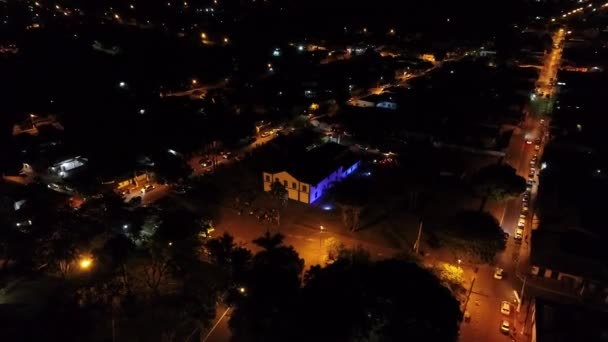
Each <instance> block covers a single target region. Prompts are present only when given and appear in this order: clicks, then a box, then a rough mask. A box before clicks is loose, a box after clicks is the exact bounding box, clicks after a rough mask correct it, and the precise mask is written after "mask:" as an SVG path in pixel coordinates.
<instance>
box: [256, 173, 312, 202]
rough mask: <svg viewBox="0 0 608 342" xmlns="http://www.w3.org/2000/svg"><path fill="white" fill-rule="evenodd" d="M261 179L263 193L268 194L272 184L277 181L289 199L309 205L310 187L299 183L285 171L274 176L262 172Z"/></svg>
mask: <svg viewBox="0 0 608 342" xmlns="http://www.w3.org/2000/svg"><path fill="white" fill-rule="evenodd" d="M263 178H264V179H263V180H264V191H266V192H269V191H270V189H271V188H272V183H273V182H274V181H278V182H279V183H280V184H281V185H283V186H285V188H286V189H287V194H288V197H289V199H291V200H294V201H298V202H303V203H307V204H308V203H309V191H310V185H309V184H308V183H304V182H300V181H299V180H298V179H296V178H295V177H293V176H292V175H290V174H289V173H287V172H285V171H282V172H278V173H275V174H272V173H269V172H263Z"/></svg>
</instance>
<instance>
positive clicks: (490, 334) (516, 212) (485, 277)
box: [461, 30, 564, 341]
mask: <svg viewBox="0 0 608 342" xmlns="http://www.w3.org/2000/svg"><path fill="white" fill-rule="evenodd" d="M553 39H554V43H555V44H554V45H555V46H556V47H555V48H554V49H553V50H552V51H551V52H550V53H549V54H547V55H546V57H545V63H544V65H543V68H542V69H541V71H540V73H539V79H538V81H537V85H538V87H537V91H538V92H539V93H542V94H548V99H544V98H543V99H540V101H551V100H552V98H553V96H554V95H555V89H554V86H553V84H554V82H551V79H553V80H555V78H556V75H557V71H558V69H559V62H560V58H561V55H562V47H561V46H562V44H561V43H562V42H563V39H564V31H563V30H559V31H558V32H556V33H555V34H554V36H553ZM537 100H538V99H533V100H532V101H537ZM543 122H544V124H545V125H546V124H547V123H548V119H545V120H543ZM521 126H522V127H521V129H518V130H516V131H515V132H514V134H513V137H512V138H511V141H510V143H509V147H508V149H507V153H506V157H505V162H507V163H508V164H510V165H511V166H513V167H514V168H515V169H516V171H517V173H518V174H519V175H520V176H522V177H524V178H526V179H528V177H529V173H530V170H531V169H530V167H531V166H532V165H531V164H530V160H531V159H532V157H533V156H534V155H536V156H537V159H538V160H540V158H541V155H542V152H543V145H544V143H545V142H546V141H544V139H543V140H542V142H541V143H540V144H539V146H538V150H537V148H536V143H535V142H534V141H532V144H527V143H526V140H529V139H530V140H536V139H537V138H542V137H543V132H544V131H543V128H542V125H541V121H540V119H539V118H537V117H533V116H532V115H528V113H526V117H525V120H524V122H523V123H522V125H521ZM538 164H539V163H538V162H537V164H535V165H533V166H534V167H535V168H536V172H538V170H539V169H540V165H538ZM533 179H535V180H536V181H537V180H538V177H536V176H535V177H534V178H533ZM530 190H531V201H533V200H534V197H535V194H536V185H535V186H533V187H532V188H531V189H530ZM531 203H532V202H531ZM530 208H532V205H530ZM532 212H533V211H532V209H530V211H529V213H528V217H527V220H526V226H525V230H524V239H523V241H522V242H521V243H517V242H516V241H515V240H514V239H513V238H510V239H509V241H508V243H507V248H506V250H505V252H503V253H501V254H500V255H499V256H498V258H497V265H498V266H499V267H501V268H503V269H504V270H505V278H504V279H503V280H497V279H494V277H493V274H494V268H493V267H489V266H487V267H481V268H480V269H479V271H478V273H477V274H476V275H475V278H476V281H475V284H474V286H473V291H472V293H471V297H470V299H469V302H468V305H467V310H469V312H470V313H471V316H472V318H471V322H470V323H463V325H462V327H461V341H509V340H510V339H514V340H516V341H529V339H530V336H529V335H527V334H522V333H521V332H522V322H523V321H525V319H526V318H527V315H528V314H529V312H528V310H529V307H528V305H525V304H527V302H526V301H524V305H523V306H522V307H521V308H520V312H519V314H518V313H516V308H517V299H516V295H515V291H516V292H517V293H518V294H521V289H522V285H523V284H522V281H521V279H519V278H518V276H517V274H518V262H519V258H520V249H521V250H529V245H528V240H529V238H528V236H529V234H530V227H531V223H532ZM520 214H522V198H521V197H520V198H517V199H514V200H511V201H508V202H507V203H506V204H505V206H504V211H503V212H502V215H501V217H498V219H499V220H500V222H501V224H502V227H503V229H504V230H505V231H506V232H508V233H509V235H510V236H511V237H513V236H514V235H515V230H516V229H517V223H518V221H519V217H520ZM473 275H474V273H472V272H469V274H468V275H467V277H468V279H467V280H468V281H470V279H471V278H472V277H473ZM502 301H509V302H511V303H513V306H512V307H511V315H510V316H509V317H507V316H505V315H503V314H501V313H500V305H501V302H502ZM503 319H507V320H509V322H510V325H511V327H512V335H511V336H507V335H505V334H502V333H501V332H500V329H499V326H500V322H501V321H502V320H503Z"/></svg>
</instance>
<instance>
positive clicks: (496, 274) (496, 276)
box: [494, 267, 504, 279]
mask: <svg viewBox="0 0 608 342" xmlns="http://www.w3.org/2000/svg"><path fill="white" fill-rule="evenodd" d="M503 274H504V270H503V269H502V268H500V267H496V269H495V270H494V279H502V277H503Z"/></svg>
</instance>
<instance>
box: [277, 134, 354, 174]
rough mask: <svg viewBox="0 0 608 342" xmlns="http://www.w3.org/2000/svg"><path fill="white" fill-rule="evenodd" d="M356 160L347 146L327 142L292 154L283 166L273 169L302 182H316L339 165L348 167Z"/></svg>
mask: <svg viewBox="0 0 608 342" xmlns="http://www.w3.org/2000/svg"><path fill="white" fill-rule="evenodd" d="M358 160H359V158H357V156H356V155H354V154H353V153H352V152H350V151H349V150H348V148H347V147H345V146H342V145H338V144H335V143H327V144H324V145H321V146H319V147H316V148H314V149H312V150H310V151H309V152H305V153H302V154H299V155H292V156H291V158H289V160H288V161H287V163H286V164H285V165H283V167H280V168H275V169H274V170H273V171H276V172H280V171H286V172H288V173H289V174H290V175H292V176H294V177H296V178H297V179H299V180H301V181H303V182H306V183H309V184H318V183H319V182H320V181H322V180H323V179H325V177H327V176H329V175H330V174H331V173H332V172H334V171H335V170H337V169H338V168H339V167H340V166H343V167H346V168H348V167H350V166H351V165H353V164H354V163H356V162H357V161H358Z"/></svg>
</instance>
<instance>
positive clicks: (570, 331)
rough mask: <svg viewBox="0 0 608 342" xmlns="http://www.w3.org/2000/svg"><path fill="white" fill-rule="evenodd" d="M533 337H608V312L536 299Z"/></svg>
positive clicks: (548, 340)
mask: <svg viewBox="0 0 608 342" xmlns="http://www.w3.org/2000/svg"><path fill="white" fill-rule="evenodd" d="M535 307H536V311H535V315H536V341H538V342H557V341H589V342H606V341H608V326H607V325H606V322H608V312H605V311H599V310H592V309H588V308H584V307H582V306H579V305H575V304H560V303H555V302H551V301H547V300H544V299H540V298H537V299H536V304H535Z"/></svg>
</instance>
